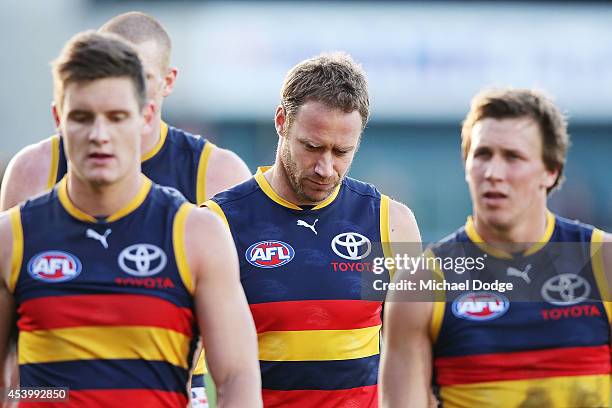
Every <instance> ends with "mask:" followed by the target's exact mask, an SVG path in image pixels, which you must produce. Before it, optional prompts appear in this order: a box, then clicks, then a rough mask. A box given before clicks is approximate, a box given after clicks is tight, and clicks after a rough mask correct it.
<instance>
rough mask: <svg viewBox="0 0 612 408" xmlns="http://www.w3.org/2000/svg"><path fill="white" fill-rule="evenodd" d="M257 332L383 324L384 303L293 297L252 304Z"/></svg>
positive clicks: (352, 327)
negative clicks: (292, 298)
mask: <svg viewBox="0 0 612 408" xmlns="http://www.w3.org/2000/svg"><path fill="white" fill-rule="evenodd" d="M249 307H250V308H251V313H252V314H253V320H255V325H256V326H257V332H258V333H263V332H267V331H284V330H350V329H360V328H364V327H372V326H377V325H379V324H381V319H380V312H381V310H382V304H381V303H380V302H374V301H364V300H294V301H287V302H270V303H255V304H251V305H249Z"/></svg>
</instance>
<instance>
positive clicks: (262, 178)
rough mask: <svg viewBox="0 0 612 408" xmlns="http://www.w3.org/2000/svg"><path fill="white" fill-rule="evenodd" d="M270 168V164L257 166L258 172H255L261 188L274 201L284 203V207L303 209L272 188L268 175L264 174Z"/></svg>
mask: <svg viewBox="0 0 612 408" xmlns="http://www.w3.org/2000/svg"><path fill="white" fill-rule="evenodd" d="M269 168H270V166H262V167H258V168H257V173H255V181H256V182H257V184H258V185H259V187H260V188H261V190H262V191H263V192H264V193H265V195H267V196H268V197H269V198H270V199H271V200H272V201H274V202H275V203H277V204H280V205H282V206H283V207H287V208H291V209H292V210H302V208H301V207H299V206H297V205H295V204H293V203H292V202H289V201H287V200H285V199H284V198H283V197H281V196H279V195H278V194H276V191H274V190H273V189H272V186H271V185H270V183H268V180H266V176H264V173H265V172H266V171H267V170H268V169H269Z"/></svg>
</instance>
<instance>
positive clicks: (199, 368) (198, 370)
mask: <svg viewBox="0 0 612 408" xmlns="http://www.w3.org/2000/svg"><path fill="white" fill-rule="evenodd" d="M204 374H208V370H207V369H206V357H205V356H204V349H202V352H201V353H200V357H198V362H197V363H196V366H195V368H194V369H193V375H204Z"/></svg>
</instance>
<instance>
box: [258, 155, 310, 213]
mask: <svg viewBox="0 0 612 408" xmlns="http://www.w3.org/2000/svg"><path fill="white" fill-rule="evenodd" d="M264 177H265V178H266V180H268V184H270V187H272V190H274V192H275V193H276V194H278V195H279V196H280V197H281V198H283V199H285V200H287V201H289V202H290V203H292V204H295V205H298V206H301V205H317V204H319V203H315V202H311V201H304V200H303V199H300V197H299V196H298V195H297V194H296V193H295V191H293V187H292V186H291V182H290V181H289V175H288V174H287V172H286V171H285V168H284V167H283V165H282V164H281V163H280V161H279V160H278V158H277V160H276V162H275V163H274V165H273V166H272V167H271V168H270V169H269V170H268V171H266V172H265V173H264Z"/></svg>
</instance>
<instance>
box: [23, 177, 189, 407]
mask: <svg viewBox="0 0 612 408" xmlns="http://www.w3.org/2000/svg"><path fill="white" fill-rule="evenodd" d="M191 208H193V206H192V205H191V204H188V203H186V202H185V200H184V198H183V197H182V196H180V195H179V194H177V193H176V192H175V191H173V190H171V189H168V188H165V187H160V186H158V185H154V184H152V183H151V182H150V181H149V180H148V179H146V178H143V183H142V188H141V190H140V191H139V192H138V194H137V196H136V198H135V199H134V200H133V201H132V202H130V203H129V204H128V205H127V206H126V207H125V208H124V209H122V210H120V211H119V212H117V213H115V214H112V215H110V216H108V217H106V218H104V219H96V218H93V217H91V216H89V215H87V214H84V213H83V212H81V211H80V210H78V209H77V208H76V207H74V206H73V205H72V203H71V202H70V200H69V198H68V195H67V192H66V183H65V181H62V182H60V183H59V184H58V185H57V186H56V187H55V188H54V189H53V190H52V191H51V192H50V193H48V194H46V195H43V196H41V197H39V198H37V199H35V200H32V201H28V202H26V203H25V204H24V205H23V206H22V207H21V208H20V209H17V208H16V209H14V210H12V211H13V212H12V217H13V220H14V222H13V227H14V228H13V231H14V240H15V242H17V243H18V245H17V247H19V246H20V245H21V248H22V254H21V255H22V256H17V257H15V258H16V259H14V261H15V264H14V270H13V275H12V279H11V282H12V284H11V286H12V287H11V289H12V291H13V293H14V297H15V299H16V303H17V313H18V321H17V324H18V328H19V340H18V352H19V354H18V355H19V371H20V381H21V386H22V387H68V389H69V397H70V399H69V401H68V402H67V403H65V402H57V403H56V406H58V407H128V406H141V407H152V406H155V407H184V406H186V405H187V403H188V394H187V388H186V387H187V381H188V376H189V371H190V369H191V361H192V357H193V351H194V346H195V340H194V339H196V338H197V335H198V330H197V326H196V319H195V316H194V311H193V297H192V293H193V292H192V291H193V288H192V283H191V278H190V272H189V270H188V267H187V264H186V262H185V260H184V258H181V257H179V256H177V255H175V254H180V253H181V252H182V251H184V248H183V239H184V228H185V219H186V216H187V214H188V212H189V211H190V209H191ZM17 255H19V254H17ZM36 405H38V404H35V403H32V404H27V406H36ZM39 405H41V406H44V407H48V406H53V404H49V403H40V404H39Z"/></svg>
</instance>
